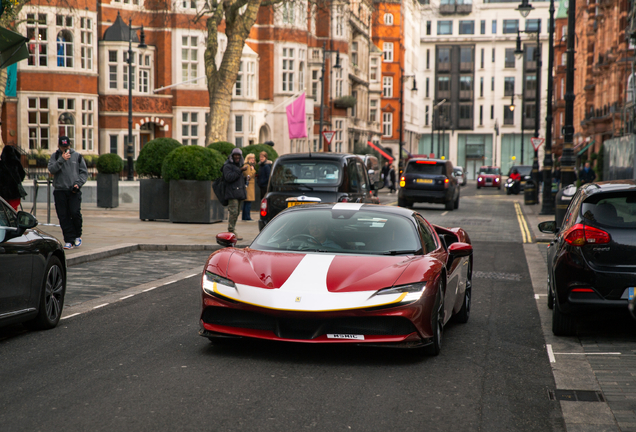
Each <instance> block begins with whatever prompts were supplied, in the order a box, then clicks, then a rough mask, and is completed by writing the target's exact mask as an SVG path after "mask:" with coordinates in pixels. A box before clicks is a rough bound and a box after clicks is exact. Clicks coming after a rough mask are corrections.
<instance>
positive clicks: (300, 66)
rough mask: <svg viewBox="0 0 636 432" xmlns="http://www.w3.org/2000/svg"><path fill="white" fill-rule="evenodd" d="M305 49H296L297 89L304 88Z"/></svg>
mask: <svg viewBox="0 0 636 432" xmlns="http://www.w3.org/2000/svg"><path fill="white" fill-rule="evenodd" d="M305 58H306V56H305V50H304V49H299V50H298V90H304V88H305V62H304V60H305Z"/></svg>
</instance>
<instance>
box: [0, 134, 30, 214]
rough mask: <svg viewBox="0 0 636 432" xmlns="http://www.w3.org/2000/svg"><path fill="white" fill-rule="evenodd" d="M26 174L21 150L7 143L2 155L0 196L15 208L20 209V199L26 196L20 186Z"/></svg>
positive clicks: (0, 156)
mask: <svg viewBox="0 0 636 432" xmlns="http://www.w3.org/2000/svg"><path fill="white" fill-rule="evenodd" d="M25 176H26V173H25V172H24V168H23V167H22V162H21V161H20V152H19V151H18V149H17V148H16V147H15V146H10V145H5V146H4V148H3V149H2V154H1V155H0V197H2V198H3V199H4V200H5V201H6V202H8V203H9V205H10V206H11V207H13V208H14V209H15V210H18V207H19V206H20V201H21V200H22V198H24V197H25V196H26V193H25V192H24V189H23V188H21V187H20V186H21V185H22V181H23V180H24V177H25Z"/></svg>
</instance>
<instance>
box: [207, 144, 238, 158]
mask: <svg viewBox="0 0 636 432" xmlns="http://www.w3.org/2000/svg"><path fill="white" fill-rule="evenodd" d="M208 148H211V149H212V150H216V151H218V152H219V153H221V154H222V155H223V157H225V158H226V159H227V158H228V157H229V156H230V153H232V150H234V149H235V148H236V146H235V145H234V144H232V143H231V142H227V141H217V142H215V143H212V144H210V145H209V146H208Z"/></svg>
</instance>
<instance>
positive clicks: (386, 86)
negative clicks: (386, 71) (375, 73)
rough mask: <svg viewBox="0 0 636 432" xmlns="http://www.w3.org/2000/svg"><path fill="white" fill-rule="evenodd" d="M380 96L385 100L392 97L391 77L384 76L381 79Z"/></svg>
mask: <svg viewBox="0 0 636 432" xmlns="http://www.w3.org/2000/svg"><path fill="white" fill-rule="evenodd" d="M382 96H384V97H385V98H390V97H393V77H391V76H385V77H383V78H382Z"/></svg>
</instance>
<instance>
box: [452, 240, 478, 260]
mask: <svg viewBox="0 0 636 432" xmlns="http://www.w3.org/2000/svg"><path fill="white" fill-rule="evenodd" d="M448 253H450V254H451V255H452V256H453V258H459V257H466V256H470V255H472V254H473V247H472V246H471V245H469V244H468V243H462V242H456V243H453V244H451V245H450V246H449V247H448Z"/></svg>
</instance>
